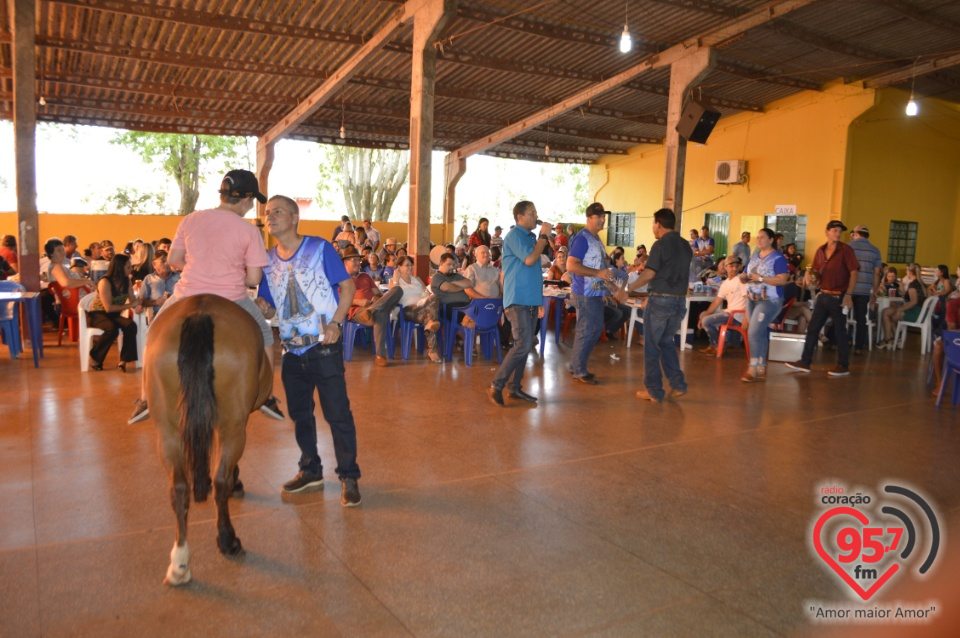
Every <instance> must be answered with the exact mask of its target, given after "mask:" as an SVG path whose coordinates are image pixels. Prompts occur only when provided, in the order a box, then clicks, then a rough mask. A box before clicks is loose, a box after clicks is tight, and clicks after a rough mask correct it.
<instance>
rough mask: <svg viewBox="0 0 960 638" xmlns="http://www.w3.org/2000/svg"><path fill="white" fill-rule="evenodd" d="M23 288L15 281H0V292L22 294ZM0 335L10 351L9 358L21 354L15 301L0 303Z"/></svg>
mask: <svg viewBox="0 0 960 638" xmlns="http://www.w3.org/2000/svg"><path fill="white" fill-rule="evenodd" d="M24 290H25V288H24V287H23V286H21V285H20V284H18V283H17V282H15V281H0V292H23V291H24ZM0 334H2V335H3V340H4V341H6V342H7V347H8V348H9V349H10V358H11V359H16V358H17V357H19V356H20V353H21V352H23V342H22V341H21V340H20V322H19V321H18V317H17V303H16V302H15V301H0Z"/></svg>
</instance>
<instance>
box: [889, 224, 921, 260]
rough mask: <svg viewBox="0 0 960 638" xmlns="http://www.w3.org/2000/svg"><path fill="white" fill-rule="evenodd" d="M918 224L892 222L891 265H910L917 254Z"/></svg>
mask: <svg viewBox="0 0 960 638" xmlns="http://www.w3.org/2000/svg"><path fill="white" fill-rule="evenodd" d="M917 228H918V224H917V222H898V221H891V222H890V245H889V246H888V247H887V261H888V262H890V263H891V264H909V263H911V262H912V261H913V260H914V258H915V257H916V254H917Z"/></svg>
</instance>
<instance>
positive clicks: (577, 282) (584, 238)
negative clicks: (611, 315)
mask: <svg viewBox="0 0 960 638" xmlns="http://www.w3.org/2000/svg"><path fill="white" fill-rule="evenodd" d="M570 257H574V258H576V259H579V260H580V263H582V264H583V265H584V266H586V267H588V268H596V269H598V270H599V269H601V268H606V267H607V253H606V251H604V249H603V242H602V241H600V240H599V239H597V238H596V237H594V236H593V235H592V234H591V233H590V231H588V230H586V229H584V230H583V231H581V232H579V233H577V235H576V237H574V238H573V241H572V242H570ZM571 274H572V273H571ZM570 292H572V293H573V294H575V295H583V296H585V297H603V296H604V295H609V294H610V290H609V289H608V288H607V285H606V283H605V282H604V280H603V279H600V278H599V277H581V276H580V275H573V285H572V286H571V287H570Z"/></svg>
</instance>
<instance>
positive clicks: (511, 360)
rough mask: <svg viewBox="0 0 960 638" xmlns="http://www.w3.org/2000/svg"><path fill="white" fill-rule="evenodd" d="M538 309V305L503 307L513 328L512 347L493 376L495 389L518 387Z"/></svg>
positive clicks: (531, 347)
mask: <svg viewBox="0 0 960 638" xmlns="http://www.w3.org/2000/svg"><path fill="white" fill-rule="evenodd" d="M539 311H540V306H517V305H514V306H510V307H509V308H506V309H504V311H503V314H505V315H506V316H507V318H508V319H509V320H510V325H511V326H512V328H513V347H512V348H510V352H508V353H507V354H506V356H505V357H504V358H503V363H502V364H500V369H499V370H497V374H496V376H495V377H493V387H495V388H496V389H497V390H503V388H504V386H510V390H513V391H517V390H519V389H520V383H521V381H523V370H524V368H526V366H527V355H528V354H530V351H531V350H533V337H534V335H535V334H536V325H537V315H538V314H539Z"/></svg>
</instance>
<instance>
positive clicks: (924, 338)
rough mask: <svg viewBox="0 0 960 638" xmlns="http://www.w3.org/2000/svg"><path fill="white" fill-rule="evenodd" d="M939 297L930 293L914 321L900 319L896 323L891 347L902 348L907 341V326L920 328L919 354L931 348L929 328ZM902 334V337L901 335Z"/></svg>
mask: <svg viewBox="0 0 960 638" xmlns="http://www.w3.org/2000/svg"><path fill="white" fill-rule="evenodd" d="M939 300H940V297H937V296H936V295H931V296H929V297H927V298H926V300H925V301H924V302H923V306H922V307H921V308H920V314H919V315H917V320H916V321H901V322H900V323H898V324H897V333H896V334H895V335H894V337H893V349H894V350H896V349H897V348H903V344H904V343H906V341H907V328H920V354H926V353H927V350H932V349H933V340H932V333H933V330H932V329H931V327H932V323H933V309H934V308H935V307H936V306H937V302H938V301H939ZM901 335H902V337H901ZM898 344H899V345H898Z"/></svg>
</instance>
